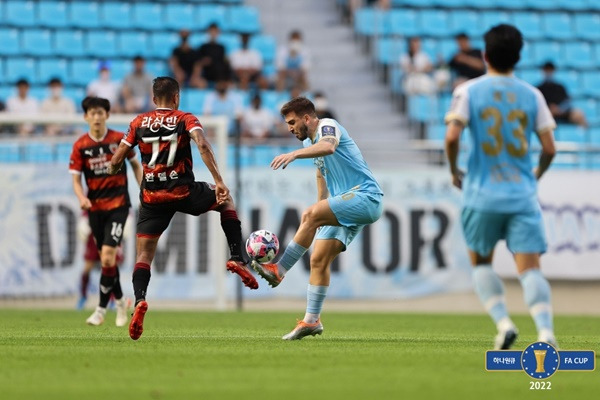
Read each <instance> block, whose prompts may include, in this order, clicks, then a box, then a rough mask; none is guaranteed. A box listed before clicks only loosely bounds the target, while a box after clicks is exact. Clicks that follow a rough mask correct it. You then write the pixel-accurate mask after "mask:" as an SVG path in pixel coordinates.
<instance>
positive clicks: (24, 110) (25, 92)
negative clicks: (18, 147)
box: [6, 79, 40, 136]
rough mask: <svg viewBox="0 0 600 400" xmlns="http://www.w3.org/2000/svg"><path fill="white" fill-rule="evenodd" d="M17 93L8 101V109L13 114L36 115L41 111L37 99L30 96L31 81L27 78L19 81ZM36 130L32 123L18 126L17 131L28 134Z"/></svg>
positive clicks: (22, 134)
mask: <svg viewBox="0 0 600 400" xmlns="http://www.w3.org/2000/svg"><path fill="white" fill-rule="evenodd" d="M16 86H17V95H16V96H12V97H9V98H8V100H7V102H6V111H7V112H9V113H12V114H20V115H36V114H38V113H39V111H40V105H39V102H38V100H37V99H35V98H33V97H30V96H29V82H28V81H27V79H19V80H18V81H17V85H16ZM34 130H35V125H33V124H31V123H25V124H21V125H19V126H17V127H16V132H17V133H18V134H19V135H21V136H28V135H30V134H32V133H33V131H34Z"/></svg>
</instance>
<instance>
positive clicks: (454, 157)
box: [446, 120, 464, 189]
mask: <svg viewBox="0 0 600 400" xmlns="http://www.w3.org/2000/svg"><path fill="white" fill-rule="evenodd" d="M463 129H464V125H463V123H462V122H461V121H459V120H452V121H450V123H448V128H447V129H446V156H447V157H448V164H449V166H450V173H451V174H452V184H453V185H454V186H456V187H457V188H459V189H460V188H461V187H462V178H463V175H464V174H463V172H462V171H461V170H460V169H458V165H457V162H458V151H459V145H460V134H461V133H462V131H463Z"/></svg>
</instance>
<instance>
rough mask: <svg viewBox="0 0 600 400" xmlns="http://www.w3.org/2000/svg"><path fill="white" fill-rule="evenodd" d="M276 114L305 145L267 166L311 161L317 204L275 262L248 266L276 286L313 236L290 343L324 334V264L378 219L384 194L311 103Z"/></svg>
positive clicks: (298, 101) (346, 139) (343, 135)
mask: <svg viewBox="0 0 600 400" xmlns="http://www.w3.org/2000/svg"><path fill="white" fill-rule="evenodd" d="M281 115H283V117H284V118H285V122H286V123H287V125H288V128H289V130H290V132H291V133H292V134H294V135H295V136H296V137H297V138H298V139H299V140H301V141H303V142H304V148H303V149H299V150H295V151H293V152H291V153H287V154H282V155H279V156H277V157H275V158H274V159H273V161H272V162H271V167H272V168H273V169H278V168H279V167H282V168H285V167H287V166H288V165H289V164H290V163H291V162H292V161H294V160H295V159H297V158H313V159H314V162H315V165H316V166H317V197H318V201H317V202H316V203H315V204H313V205H312V206H310V207H309V208H308V209H307V210H306V211H304V213H303V214H302V220H301V222H300V227H299V228H298V231H297V232H296V235H295V236H294V239H293V240H292V241H291V242H290V243H289V244H288V246H287V247H286V249H285V252H284V254H283V256H282V257H281V259H280V260H279V262H278V263H277V264H259V263H257V262H256V261H253V262H252V267H253V268H254V269H255V270H256V272H258V273H259V275H260V276H262V277H263V278H264V279H266V280H267V282H268V283H269V285H271V286H272V287H275V286H277V285H279V283H281V280H282V279H283V277H284V276H285V274H286V272H287V271H289V270H290V268H292V267H293V266H294V264H296V262H297V261H298V260H299V259H300V258H301V257H302V256H303V255H304V253H306V251H307V250H308V248H309V247H310V245H311V243H312V242H313V239H314V238H315V235H316V241H315V247H314V251H313V253H312V255H311V257H310V279H309V285H308V291H307V298H308V301H307V307H306V315H305V316H304V319H303V320H302V321H299V322H298V325H297V326H296V328H294V329H293V330H292V331H291V332H290V333H288V334H287V335H285V336H283V339H284V340H295V339H302V338H303V337H304V336H308V335H312V336H314V335H320V334H321V333H322V332H323V324H322V323H321V319H320V314H321V309H322V307H323V302H324V300H325V297H326V295H327V288H328V287H329V266H330V264H331V262H332V261H333V260H334V259H335V258H336V257H337V256H338V254H340V253H341V252H342V251H344V250H346V246H348V245H349V244H350V242H352V240H353V239H354V238H355V237H356V235H357V234H358V233H359V232H360V231H361V230H362V229H363V227H364V226H365V225H368V224H372V223H373V222H375V221H377V220H378V219H379V217H380V216H381V213H382V212H383V204H382V199H383V192H382V191H381V188H380V187H379V185H378V184H377V181H376V180H375V178H374V177H373V174H372V173H371V171H370V170H369V167H368V166H367V163H366V162H365V160H364V159H363V157H362V154H361V153H360V150H359V149H358V147H357V146H356V143H354V140H352V138H350V136H348V132H346V129H344V127H343V126H341V125H340V124H339V123H338V122H337V121H336V120H334V119H329V118H325V119H321V120H319V118H317V115H316V113H315V106H314V105H313V103H312V102H311V101H310V100H308V99H306V98H304V97H297V98H295V99H292V100H291V101H289V102H288V103H286V104H285V105H284V106H283V107H282V108H281ZM328 194H329V196H328ZM319 228H320V229H319ZM317 230H318V232H317Z"/></svg>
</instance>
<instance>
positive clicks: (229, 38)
mask: <svg viewBox="0 0 600 400" xmlns="http://www.w3.org/2000/svg"><path fill="white" fill-rule="evenodd" d="M218 42H219V43H221V44H222V45H223V46H225V52H226V53H227V55H230V54H231V53H232V52H233V51H235V50H238V49H239V48H241V47H242V44H241V42H240V36H239V35H238V34H237V33H222V34H221V35H220V36H219V40H218Z"/></svg>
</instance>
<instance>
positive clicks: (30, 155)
mask: <svg viewBox="0 0 600 400" xmlns="http://www.w3.org/2000/svg"><path fill="white" fill-rule="evenodd" d="M23 146H24V148H23V161H25V162H52V161H54V158H55V157H54V144H53V143H44V142H28V143H25V144H23Z"/></svg>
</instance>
